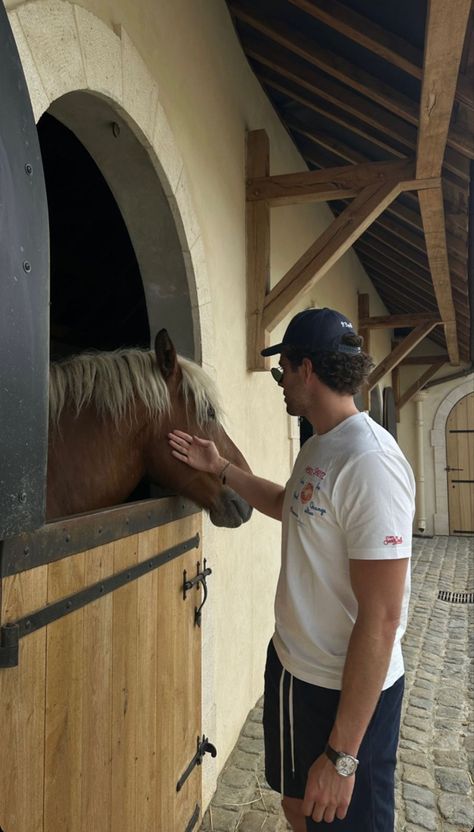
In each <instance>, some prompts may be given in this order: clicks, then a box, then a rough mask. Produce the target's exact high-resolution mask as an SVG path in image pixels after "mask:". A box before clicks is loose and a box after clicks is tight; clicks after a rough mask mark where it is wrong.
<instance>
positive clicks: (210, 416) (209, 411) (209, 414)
mask: <svg viewBox="0 0 474 832" xmlns="http://www.w3.org/2000/svg"><path fill="white" fill-rule="evenodd" d="M207 418H208V419H209V421H210V422H215V420H216V411H215V410H214V408H213V406H212V404H210V405H208V408H207Z"/></svg>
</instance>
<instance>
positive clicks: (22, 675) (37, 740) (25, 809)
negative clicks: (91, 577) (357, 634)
mask: <svg viewBox="0 0 474 832" xmlns="http://www.w3.org/2000/svg"><path fill="white" fill-rule="evenodd" d="M46 599H47V567H46V566H40V567H38V568H37V569H31V570H29V571H28V572H21V573H20V574H18V575H12V576H10V577H8V578H3V579H2V581H1V623H2V626H3V625H4V624H7V623H8V622H13V621H15V620H17V619H19V618H22V617H23V616H26V615H28V613H30V612H32V611H33V610H37V609H41V608H42V607H44V606H45V604H46ZM45 678H46V630H45V629H43V630H38V631H37V632H36V633H32V634H31V635H30V636H27V637H26V638H23V639H21V641H20V647H19V663H18V666H17V667H12V668H6V669H4V670H0V724H1V726H2V740H1V743H0V827H1V828H2V829H4V830H5V832H8V830H12V832H13V830H15V832H47V829H46V828H45V827H44V826H43V802H44V709H45Z"/></svg>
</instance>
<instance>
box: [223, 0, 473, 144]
mask: <svg viewBox="0 0 474 832" xmlns="http://www.w3.org/2000/svg"><path fill="white" fill-rule="evenodd" d="M440 2H441V0H440ZM453 2H454V3H455V4H456V5H457V4H458V3H461V2H463V3H464V4H466V3H467V4H468V5H469V4H470V0H453ZM229 6H230V8H231V10H232V13H233V14H234V15H235V17H237V18H238V19H239V20H242V21H244V22H245V23H247V24H248V25H250V26H252V27H253V28H254V29H255V30H256V31H259V32H260V33H261V34H263V35H265V36H266V37H267V38H269V39H271V40H272V41H274V42H275V43H276V44H278V45H279V46H283V47H284V48H285V49H287V50H289V51H291V52H293V53H294V54H295V55H297V56H298V57H300V58H303V59H304V60H305V61H307V62H308V63H310V64H312V65H313V66H315V67H317V68H318V69H319V70H322V71H323V72H325V73H326V74H327V75H329V76H331V77H333V78H336V79H337V80H338V81H339V82H341V83H342V84H344V85H346V86H348V87H350V88H351V89H354V90H356V91H357V92H358V93H360V94H361V95H362V96H364V97H366V98H369V99H370V100H371V101H374V102H375V103H377V104H379V105H380V106H382V107H383V108H385V109H386V110H388V111H389V112H391V113H394V114H395V115H397V116H398V117H399V118H400V119H403V120H404V121H406V122H408V123H409V124H413V125H415V126H417V124H418V118H419V113H418V108H417V106H416V104H415V102H414V101H412V100H411V99H409V98H407V97H406V96H404V95H402V94H401V93H399V92H398V91H397V90H395V89H394V88H393V87H389V86H388V85H386V84H384V83H382V81H380V79H378V78H374V77H373V76H371V75H370V74H369V73H367V72H366V71H365V70H362V69H360V67H358V66H355V65H353V64H351V63H350V62H349V61H347V60H346V59H345V58H342V57H341V56H340V55H335V54H333V53H332V52H330V51H329V50H327V49H325V48H323V47H322V46H320V45H319V46H318V48H317V49H315V48H314V43H313V42H312V41H311V40H309V39H308V38H305V37H304V36H303V35H301V34H300V33H295V32H292V33H291V34H289V33H288V31H287V29H286V28H285V27H283V26H282V25H281V24H279V23H277V22H275V21H272V22H271V23H270V22H268V20H263V19H261V18H259V17H258V15H257V14H256V13H255V11H254V6H253V4H252V3H249V2H248V0H238V2H236V1H235V0H232V2H230V3H229ZM445 7H446V10H447V13H448V14H449V13H451V11H452V14H453V17H455V16H456V10H455V9H452V7H451V3H450V4H446V3H445ZM461 17H462V13H461ZM461 25H462V24H461ZM466 25H467V20H466V24H465V26H464V32H465V28H466ZM442 68H443V67H442V64H440V70H441V71H442ZM458 68H459V63H458ZM456 76H457V72H456ZM453 98H454V91H453ZM448 144H449V146H450V147H452V148H454V149H455V150H457V151H458V152H460V153H462V154H463V155H465V156H468V157H469V158H471V159H473V158H474V138H473V137H472V136H471V135H468V134H467V133H466V131H460V130H458V129H457V128H453V129H452V130H451V132H450V135H449V138H448Z"/></svg>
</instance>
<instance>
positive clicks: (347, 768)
mask: <svg viewBox="0 0 474 832" xmlns="http://www.w3.org/2000/svg"><path fill="white" fill-rule="evenodd" d="M324 752H325V754H326V756H327V757H329V759H330V760H331V763H334V765H335V766H336V771H337V773H338V774H340V775H341V777H351V775H352V774H355V772H356V769H357V766H358V765H359V760H357V759H356V757H352V755H351V754H346V753H345V752H344V751H334V748H331V746H330V745H329V743H328V744H327V745H326V748H325V749H324Z"/></svg>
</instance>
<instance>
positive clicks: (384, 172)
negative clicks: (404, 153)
mask: <svg viewBox="0 0 474 832" xmlns="http://www.w3.org/2000/svg"><path fill="white" fill-rule="evenodd" d="M414 169H415V168H414V164H413V162H411V161H408V160H407V161H406V162H405V161H404V162H367V163H365V164H362V165H343V166H342V167H335V168H323V169H322V170H317V171H308V170H305V171H301V172H299V173H287V174H283V175H280V176H267V177H259V178H254V179H249V180H248V182H247V200H248V201H249V202H256V201H260V200H266V201H267V202H268V203H269V204H270V205H273V206H277V205H294V204H297V203H302V202H328V201H330V200H333V199H343V198H344V199H346V198H352V197H355V196H357V194H358V193H359V191H360V190H361V189H362V188H363V187H367V185H370V184H372V183H377V182H381V181H382V180H383V179H384V178H390V179H392V178H393V179H397V180H399V181H400V188H401V190H404V191H408V190H421V189H423V188H436V187H438V188H439V186H440V180H439V179H429V180H424V181H421V180H415V179H414Z"/></svg>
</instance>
